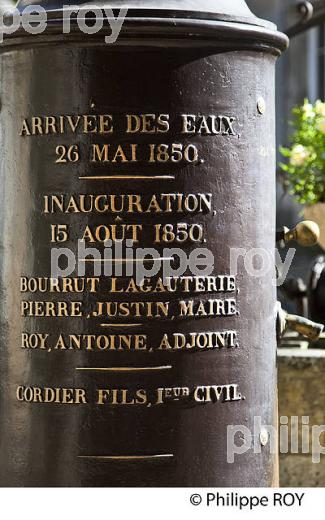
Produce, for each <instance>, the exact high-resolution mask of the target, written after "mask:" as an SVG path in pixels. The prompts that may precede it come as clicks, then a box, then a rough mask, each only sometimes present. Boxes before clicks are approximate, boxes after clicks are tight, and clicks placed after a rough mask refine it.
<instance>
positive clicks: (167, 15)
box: [9, 0, 288, 54]
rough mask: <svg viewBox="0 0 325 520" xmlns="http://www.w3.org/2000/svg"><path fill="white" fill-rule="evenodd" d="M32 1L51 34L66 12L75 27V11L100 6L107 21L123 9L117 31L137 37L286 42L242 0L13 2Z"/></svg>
mask: <svg viewBox="0 0 325 520" xmlns="http://www.w3.org/2000/svg"><path fill="white" fill-rule="evenodd" d="M31 6H35V8H36V6H41V7H42V8H44V9H45V10H46V13H47V19H48V21H49V22H50V25H49V33H51V34H52V35H54V34H55V32H56V29H55V27H56V26H57V25H58V24H60V23H62V21H65V19H66V16H67V14H68V13H71V14H69V19H70V18H71V23H72V24H73V25H74V27H76V22H77V21H78V16H79V17H80V18H79V19H81V18H84V19H86V18H87V20H91V19H92V18H93V17H94V16H95V17H97V15H98V14H96V13H98V11H99V10H101V11H103V19H104V20H106V26H107V22H108V23H109V20H110V19H111V20H113V18H112V17H116V13H117V14H118V13H119V12H122V11H120V10H123V12H124V13H126V14H125V15H123V28H122V30H121V36H122V37H124V36H127V37H129V36H131V38H132V35H133V36H134V37H135V36H136V39H137V40H138V41H139V39H141V38H143V37H145V38H146V40H147V41H148V40H149V38H151V39H153V38H154V39H156V41H157V42H158V40H159V38H160V37H163V38H164V39H166V38H170V39H174V37H175V36H176V37H177V38H182V39H183V40H184V38H187V39H188V41H189V39H190V40H191V42H192V44H193V45H194V41H195V40H196V41H198V40H199V39H201V40H202V38H203V43H207V42H208V40H209V41H211V42H214V45H219V46H220V47H221V48H224V49H226V48H227V47H229V42H231V41H232V42H233V44H234V45H235V46H236V48H237V47H238V46H239V47H243V48H247V47H250V48H254V49H257V48H259V49H261V48H262V50H269V51H270V50H271V51H272V52H275V53H276V54H279V53H280V52H281V51H282V50H284V49H285V48H286V46H287V43H288V39H287V37H286V36H285V35H283V34H281V33H279V32H277V30H276V26H275V25H274V24H273V23H271V22H268V21H265V20H261V19H259V18H257V17H256V16H255V15H254V14H253V13H252V12H251V10H250V9H249V7H248V6H247V4H246V2H245V0H75V1H71V0H20V1H19V2H18V6H17V8H18V9H19V10H20V11H21V12H23V11H24V9H25V8H26V7H31ZM92 8H93V10H96V12H95V14H94V11H93V14H92V11H91V10H92ZM78 9H79V12H78ZM125 9H127V11H125ZM72 13H73V14H72ZM142 29H143V30H142ZM9 39H11V38H9ZM152 43H154V42H153V41H152ZM241 44H242V45H241Z"/></svg>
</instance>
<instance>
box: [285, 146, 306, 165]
mask: <svg viewBox="0 0 325 520" xmlns="http://www.w3.org/2000/svg"><path fill="white" fill-rule="evenodd" d="M309 157H310V151H309V150H307V148H305V146H303V145H302V144H296V145H295V146H294V147H293V148H292V150H291V157H290V164H292V166H302V165H303V164H304V163H305V162H306V160H307V159H308V158H309Z"/></svg>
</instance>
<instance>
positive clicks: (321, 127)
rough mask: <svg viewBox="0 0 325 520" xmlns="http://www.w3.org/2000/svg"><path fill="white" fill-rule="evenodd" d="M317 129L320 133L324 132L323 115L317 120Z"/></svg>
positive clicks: (324, 118) (324, 121)
mask: <svg viewBox="0 0 325 520" xmlns="http://www.w3.org/2000/svg"><path fill="white" fill-rule="evenodd" d="M316 127H317V130H319V131H320V132H322V134H325V117H321V118H320V119H319V120H318V121H317V125H316Z"/></svg>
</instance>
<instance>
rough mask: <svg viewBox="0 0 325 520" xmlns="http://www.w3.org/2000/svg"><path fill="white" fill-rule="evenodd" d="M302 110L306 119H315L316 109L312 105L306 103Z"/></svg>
mask: <svg viewBox="0 0 325 520" xmlns="http://www.w3.org/2000/svg"><path fill="white" fill-rule="evenodd" d="M302 110H303V112H304V114H305V116H306V117H314V116H315V112H314V107H313V105H312V104H311V103H304V105H303V107H302Z"/></svg>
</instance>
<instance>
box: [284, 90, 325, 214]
mask: <svg viewBox="0 0 325 520" xmlns="http://www.w3.org/2000/svg"><path fill="white" fill-rule="evenodd" d="M292 113H293V120H292V121H291V125H292V126H293V133H292V136H291V139H290V147H289V148H284V147H280V152H281V154H282V155H283V157H285V158H286V159H287V160H286V161H285V162H283V163H280V165H279V166H280V168H281V170H282V171H283V172H284V173H285V183H286V185H287V186H288V187H289V191H290V193H291V194H293V195H294V196H295V197H296V199H297V200H298V202H300V203H301V204H307V205H311V204H316V203H317V202H325V103H322V102H321V101H316V103H315V104H314V105H312V104H311V103H309V101H308V100H307V99H305V101H304V104H303V105H302V106H298V107H295V108H294V109H293V111H292Z"/></svg>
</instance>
